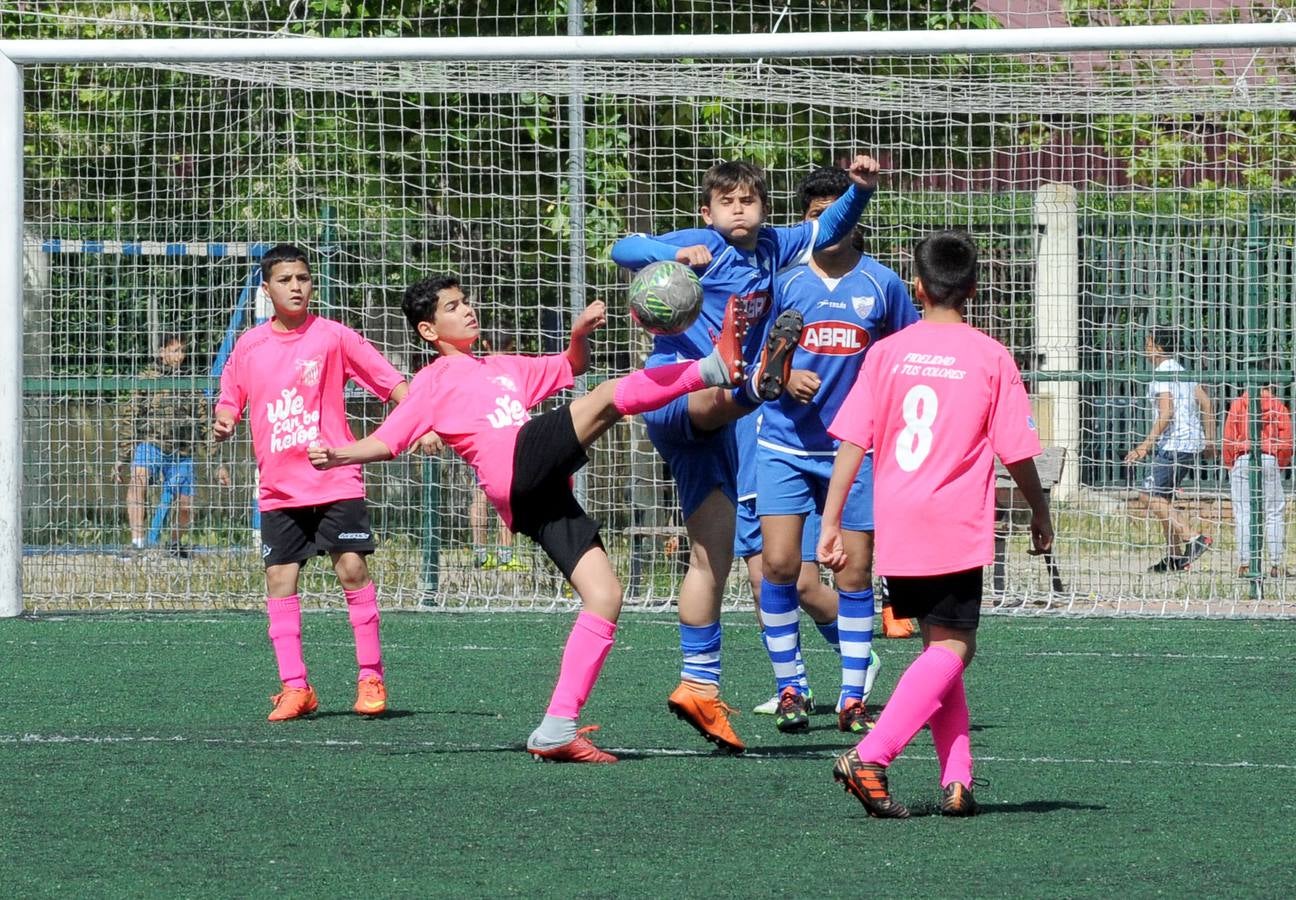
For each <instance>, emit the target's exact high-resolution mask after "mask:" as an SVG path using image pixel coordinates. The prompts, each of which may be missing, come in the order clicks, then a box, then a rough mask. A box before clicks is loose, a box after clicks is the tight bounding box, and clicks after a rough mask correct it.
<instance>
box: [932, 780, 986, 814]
mask: <svg viewBox="0 0 1296 900" xmlns="http://www.w3.org/2000/svg"><path fill="white" fill-rule="evenodd" d="M975 783H976V782H973V784H975ZM980 809H981V807H979V806H977V802H976V798H975V797H973V796H972V786H971V785H965V784H963V783H962V782H959V781H955V782H951V783H950V784H947V785H945V787H943V788H941V805H940V812H941V815H942V816H957V817H966V816H975V815H976V814H977V813H978V812H979V811H980Z"/></svg>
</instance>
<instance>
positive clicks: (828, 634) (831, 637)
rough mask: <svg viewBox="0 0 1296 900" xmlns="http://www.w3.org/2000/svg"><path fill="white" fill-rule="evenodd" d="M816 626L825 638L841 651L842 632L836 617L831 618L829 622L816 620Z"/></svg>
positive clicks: (830, 645)
mask: <svg viewBox="0 0 1296 900" xmlns="http://www.w3.org/2000/svg"><path fill="white" fill-rule="evenodd" d="M815 628H818V629H819V633H820V634H822V635H823V639H824V640H825V641H827V642H828V646H829V647H832V648H833V649H834V650H836V651H837V652H838V653H841V633H840V632H839V631H838V625H837V620H836V619H829V620H828V621H827V622H815Z"/></svg>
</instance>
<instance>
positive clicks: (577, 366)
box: [567, 300, 607, 375]
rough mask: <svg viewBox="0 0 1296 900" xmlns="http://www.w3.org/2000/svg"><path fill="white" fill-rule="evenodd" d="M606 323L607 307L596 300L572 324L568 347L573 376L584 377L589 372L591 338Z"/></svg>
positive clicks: (568, 357) (568, 358)
mask: <svg viewBox="0 0 1296 900" xmlns="http://www.w3.org/2000/svg"><path fill="white" fill-rule="evenodd" d="M605 322H607V305H606V304H605V303H604V302H603V301H602V300H595V301H594V302H593V303H591V304H590V305H589V306H587V307H585V309H584V310H582V311H581V314H580V315H579V316H577V317H576V321H575V322H573V323H572V331H571V343H569V344H568V345H567V361H568V362H569V363H571V369H572V374H573V375H584V374H585V373H586V372H587V371H589V363H590V343H589V336H590V334H591V333H592V332H593V331H594V330H595V329H596V328H602V327H603V324H604V323H605Z"/></svg>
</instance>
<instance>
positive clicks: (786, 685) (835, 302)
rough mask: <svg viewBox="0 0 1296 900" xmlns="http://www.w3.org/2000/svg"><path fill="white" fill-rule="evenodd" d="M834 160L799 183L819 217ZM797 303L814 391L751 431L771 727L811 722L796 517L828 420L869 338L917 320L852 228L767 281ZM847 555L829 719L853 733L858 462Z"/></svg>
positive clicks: (868, 585) (859, 665)
mask: <svg viewBox="0 0 1296 900" xmlns="http://www.w3.org/2000/svg"><path fill="white" fill-rule="evenodd" d="M849 187H850V180H849V179H848V178H847V176H846V173H845V172H843V171H842V170H841V169H832V168H828V169H820V170H818V171H816V172H814V173H812V174H811V175H810V176H809V177H808V178H807V179H806V180H805V182H804V183H803V184H802V186H801V207H802V211H803V213H804V214H805V217H806V219H807V220H813V219H814V218H816V217H818V216H821V215H822V214H823V213H824V211H825V210H828V209H830V208H831V206H832V204H833V203H834V202H836V201H837V199H838V198H839V197H840V196H841V195H842V194H843V193H845V192H846V191H847V190H848V189H849ZM787 310H795V311H796V312H799V313H800V314H801V317H802V319H803V320H804V323H805V325H804V328H803V329H802V332H801V339H800V342H799V344H798V346H797V348H796V350H795V352H794V353H793V356H792V366H793V367H794V368H795V369H798V370H801V369H804V370H808V371H810V372H813V373H814V374H815V375H817V376H818V378H819V384H818V390H817V391H815V393H814V397H813V400H811V401H810V402H803V401H802V400H800V399H799V398H798V397H796V396H793V395H791V394H790V393H785V394H784V395H783V397H782V398H780V399H779V400H778V401H775V402H771V403H767V404H766V405H765V406H764V408H763V410H762V414H763V421H762V425H761V432H760V436H759V438H758V440H757V455H756V471H757V488H756V491H757V500H756V512H757V513H758V514H759V515H760V520H761V537H762V539H763V542H764V554H763V566H764V580H763V581H762V583H761V592H760V607H761V618H762V620H763V621H764V623H765V635H766V645H767V647H768V648H769V653H770V661H771V662H772V663H773V664H774V674H775V676H776V678H777V679H778V692H779V700H778V709H777V712H776V713H775V720H774V724H775V726H776V727H777V728H778V729H779V730H780V731H785V732H789V731H804V730H805V729H806V728H808V727H809V719H808V718H807V709H806V706H807V701H806V696H805V691H804V689H803V688H802V687H801V685H800V684H799V683H798V680H797V676H796V664H795V652H796V634H797V627H798V621H797V620H798V606H797V585H796V581H797V575H798V572H799V570H800V567H801V560H802V542H803V538H804V531H805V523H806V517H807V516H808V515H810V514H813V513H816V512H822V511H823V503H824V499H825V497H826V496H827V491H828V482H829V480H830V479H831V477H832V467H833V460H834V458H835V457H836V455H837V445H838V443H839V442H838V441H837V439H836V438H834V437H832V436H831V435H830V434H829V433H828V423H829V422H831V421H832V420H833V417H834V416H835V415H836V414H837V410H838V408H839V407H840V406H841V403H842V401H843V400H844V399H845V397H846V395H847V393H849V392H850V389H851V386H852V385H854V384H855V380H856V377H857V376H858V374H859V371H860V367H861V366H862V365H863V364H864V356H865V354H866V353H867V351H868V348H869V346H870V345H871V344H872V343H873V342H875V341H877V340H879V339H881V338H883V337H885V336H887V335H888V334H893V333H895V332H897V331H899V330H900V329H902V328H904V327H905V326H907V325H910V324H912V323H914V322H916V321H918V312H917V310H916V309H915V308H914V304H913V300H912V299H911V298H910V296H909V291H908V290H907V289H906V287H905V284H904V282H903V281H902V280H901V278H900V276H899V275H897V274H896V273H895V272H893V271H892V270H891V269H888V268H887V267H886V266H884V265H882V264H881V263H879V262H878V261H877V260H875V259H873V258H872V257H871V256H868V255H866V254H865V253H864V252H863V250H862V249H861V246H860V243H859V240H858V238H857V236H856V235H855V234H850V235H847V236H846V237H844V238H843V239H842V240H840V241H838V242H837V243H835V244H833V245H831V246H829V247H824V248H823V249H819V250H816V251H815V253H814V256H813V258H812V259H811V260H810V262H808V263H807V264H806V265H803V266H798V267H797V268H795V269H792V270H791V271H788V272H785V273H783V274H781V275H780V276H779V277H778V278H777V279H776V280H775V293H774V306H773V310H772V314H773V315H781V314H783V313H785V312H786V311H787ZM842 528H843V531H842V534H843V541H845V542H846V543H847V545H848V547H849V549H848V550H847V553H848V556H849V560H850V561H849V563H848V564H847V565H846V567H845V568H843V569H842V570H841V571H839V572H838V573H837V577H836V584H837V600H838V602H837V631H838V637H839V641H840V650H841V659H842V687H841V694H840V696H839V699H838V704H837V706H838V710H839V713H838V719H837V726H838V728H839V729H840V730H841V731H845V732H850V733H861V732H864V731H866V730H868V728H869V727H870V721H869V719H868V718H867V714H866V712H865V706H864V700H865V684H866V680H867V674H868V669H869V662H870V657H871V655H872V640H873V570H872V567H873V474H872V461H871V459H868V458H866V459H865V460H864V462H863V464H862V465H861V466H860V471H859V474H858V475H857V476H856V478H855V481H854V484H853V485H852V487H851V490H850V494H849V496H848V498H847V500H846V506H845V510H844V512H843V516H842Z"/></svg>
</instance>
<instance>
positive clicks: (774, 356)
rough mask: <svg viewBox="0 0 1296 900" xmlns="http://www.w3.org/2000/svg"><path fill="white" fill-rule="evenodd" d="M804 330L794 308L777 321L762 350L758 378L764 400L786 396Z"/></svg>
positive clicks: (784, 312)
mask: <svg viewBox="0 0 1296 900" xmlns="http://www.w3.org/2000/svg"><path fill="white" fill-rule="evenodd" d="M804 327H805V320H804V319H803V318H802V317H801V313H799V312H797V311H796V310H795V309H785V310H784V311H783V312H781V313H779V317H778V318H777V319H775V320H774V326H773V327H772V328H770V332H769V337H768V338H766V339H765V348H764V349H763V350H762V351H761V358H760V367H759V368H760V375H759V376H757V379H756V395H757V396H758V397H760V398H761V399H762V400H767V401H768V400H777V399H778V398H779V397H781V396H783V391H784V389H785V388H787V383H788V378H789V377H790V376H791V375H792V354H793V353H795V352H796V348H797V341H799V340H801V329H802V328H804Z"/></svg>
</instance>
